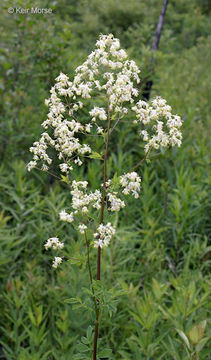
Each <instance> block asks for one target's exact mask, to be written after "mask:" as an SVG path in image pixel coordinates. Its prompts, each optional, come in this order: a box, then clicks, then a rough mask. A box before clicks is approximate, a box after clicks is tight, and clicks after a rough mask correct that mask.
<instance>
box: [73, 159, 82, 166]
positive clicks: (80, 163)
mask: <svg viewBox="0 0 211 360" xmlns="http://www.w3.org/2000/svg"><path fill="white" fill-rule="evenodd" d="M74 163H75V164H77V165H78V166H81V165H82V164H83V163H82V161H81V159H80V158H79V157H77V159H75V160H74Z"/></svg>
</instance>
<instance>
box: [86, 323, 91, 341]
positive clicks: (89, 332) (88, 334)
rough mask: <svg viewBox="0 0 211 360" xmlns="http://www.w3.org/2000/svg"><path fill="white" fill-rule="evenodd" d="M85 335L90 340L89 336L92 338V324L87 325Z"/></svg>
mask: <svg viewBox="0 0 211 360" xmlns="http://www.w3.org/2000/svg"><path fill="white" fill-rule="evenodd" d="M86 337H87V339H88V340H89V341H90V340H91V338H92V326H91V325H89V327H88V329H87V331H86Z"/></svg>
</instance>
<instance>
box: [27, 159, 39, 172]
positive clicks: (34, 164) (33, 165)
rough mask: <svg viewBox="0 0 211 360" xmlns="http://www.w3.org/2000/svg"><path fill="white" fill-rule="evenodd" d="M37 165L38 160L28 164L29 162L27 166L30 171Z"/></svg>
mask: <svg viewBox="0 0 211 360" xmlns="http://www.w3.org/2000/svg"><path fill="white" fill-rule="evenodd" d="M36 165H37V162H36V161H30V162H29V163H28V164H27V168H28V171H31V169H34V168H35V167H36Z"/></svg>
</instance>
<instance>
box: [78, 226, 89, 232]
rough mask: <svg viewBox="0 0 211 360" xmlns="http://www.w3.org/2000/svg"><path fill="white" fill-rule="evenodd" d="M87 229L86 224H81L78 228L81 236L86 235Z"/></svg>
mask: <svg viewBox="0 0 211 360" xmlns="http://www.w3.org/2000/svg"><path fill="white" fill-rule="evenodd" d="M86 229H87V226H86V225H85V224H80V225H79V226H78V230H79V232H80V233H81V234H85V230H86Z"/></svg>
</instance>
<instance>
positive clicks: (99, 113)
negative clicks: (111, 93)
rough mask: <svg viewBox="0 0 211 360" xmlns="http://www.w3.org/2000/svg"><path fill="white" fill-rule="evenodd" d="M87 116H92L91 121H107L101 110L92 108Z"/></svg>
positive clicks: (104, 113) (103, 111)
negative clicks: (97, 119)
mask: <svg viewBox="0 0 211 360" xmlns="http://www.w3.org/2000/svg"><path fill="white" fill-rule="evenodd" d="M89 114H90V115H91V116H92V121H96V118H97V117H98V118H99V119H100V120H107V115H106V112H105V110H104V109H103V108H99V107H96V106H95V107H94V108H93V109H92V110H91V111H90V112H89Z"/></svg>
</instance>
